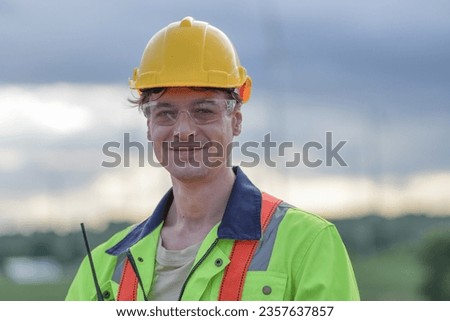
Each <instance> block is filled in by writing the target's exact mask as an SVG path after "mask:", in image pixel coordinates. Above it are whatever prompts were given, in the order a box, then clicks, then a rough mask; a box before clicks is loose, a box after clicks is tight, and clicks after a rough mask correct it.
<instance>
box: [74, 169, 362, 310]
mask: <svg viewBox="0 0 450 321" xmlns="http://www.w3.org/2000/svg"><path fill="white" fill-rule="evenodd" d="M234 170H235V172H236V181H235V183H234V186H233V190H232V192H231V195H230V198H229V201H228V204H227V208H226V210H225V214H224V216H223V218H222V221H221V222H220V223H218V224H217V225H216V226H214V227H213V228H212V229H211V231H210V232H209V233H208V235H207V236H206V238H205V239H204V241H203V242H202V244H201V246H200V249H199V251H198V253H197V256H196V259H195V262H194V265H193V267H192V269H191V272H190V275H189V276H188V278H187V280H186V282H185V284H184V286H183V290H182V293H180V299H181V300H191V301H198V300H217V298H218V293H219V289H220V285H221V282H222V278H223V274H224V270H225V268H226V266H227V265H228V264H229V262H230V260H229V256H230V252H231V249H232V246H233V243H234V240H255V239H256V240H260V243H259V245H258V248H257V251H256V252H255V255H254V256H253V259H252V261H251V263H250V267H249V270H248V272H247V276H246V279H245V284H244V290H243V294H242V300H258V301H266V300H276V301H293V300H315V301H326V300H330V301H341V300H359V293H358V288H357V285H356V281H355V276H354V273H353V269H352V266H351V263H350V260H349V257H348V255H347V251H346V249H345V247H344V244H343V243H342V240H341V238H340V236H339V234H338V232H337V230H336V228H335V226H334V225H333V224H331V223H329V222H328V221H326V220H324V219H322V218H320V217H318V216H315V215H313V214H310V213H307V212H304V211H301V210H299V209H297V208H294V207H292V206H290V205H289V204H286V203H281V204H280V205H279V206H278V208H277V209H276V212H275V213H274V215H273V217H272V219H271V221H270V223H269V225H268V227H267V228H266V230H265V232H264V233H263V235H261V234H262V233H261V224H260V209H261V192H260V191H259V190H258V189H257V188H256V187H255V186H254V185H253V184H252V183H251V182H250V181H249V179H248V178H247V177H246V176H245V174H244V173H243V172H242V171H241V170H240V169H239V168H238V167H237V168H235V169H234ZM172 199H173V194H172V191H169V192H168V193H167V194H166V195H165V196H164V197H163V199H162V200H161V201H160V203H159V204H158V206H157V208H156V209H155V211H154V213H153V214H152V215H151V216H150V217H149V218H148V219H147V220H145V221H144V222H142V223H140V224H139V225H137V226H135V227H130V228H128V229H126V230H124V231H122V232H119V233H117V234H116V235H114V236H113V237H112V238H111V239H109V240H108V241H106V242H105V243H103V244H102V245H100V246H98V247H97V248H96V249H95V250H93V251H92V255H93V261H94V265H95V268H96V272H97V277H98V280H99V284H100V288H101V291H102V293H103V295H104V298H105V300H115V298H116V296H117V292H118V283H119V282H120V276H121V272H122V269H123V266H122V265H123V262H124V259H125V257H126V256H127V257H128V258H129V259H130V260H132V261H133V262H134V264H135V267H136V268H137V270H138V274H139V276H140V278H141V280H142V287H143V288H144V291H146V293H147V294H148V293H151V289H152V282H153V279H154V273H155V257H156V249H157V245H158V239H159V236H160V232H161V228H162V226H163V223H164V216H165V214H166V213H167V210H168V208H169V206H170V204H171V202H172ZM267 286H268V287H270V289H271V291H267ZM142 287H140V288H139V290H138V299H139V300H143V298H144V296H143V293H142ZM263 288H266V291H263ZM269 292H270V293H269ZM96 299H97V296H96V291H95V287H94V283H93V277H92V274H91V268H90V266H89V261H88V260H87V258H85V259H84V260H83V262H82V264H81V266H80V268H79V270H78V273H77V275H76V277H75V279H74V280H73V282H72V285H71V286H70V289H69V292H68V294H67V297H66V300H96Z"/></svg>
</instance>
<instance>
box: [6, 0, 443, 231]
mask: <svg viewBox="0 0 450 321" xmlns="http://www.w3.org/2000/svg"><path fill="white" fill-rule="evenodd" d="M188 15H189V16H193V17H194V18H196V19H199V20H204V21H208V22H210V23H211V24H213V25H215V26H217V27H219V28H220V29H222V30H223V31H224V32H225V33H227V34H228V36H229V37H230V38H231V40H232V41H233V43H234V45H235V47H236V48H237V49H238V52H239V55H240V58H241V62H242V64H243V65H244V66H245V67H246V68H247V70H248V72H249V74H250V75H251V76H252V78H253V82H254V91H253V96H252V99H251V101H250V102H249V103H248V105H247V106H245V108H244V117H245V119H244V133H243V134H242V135H241V136H240V137H238V141H239V142H240V143H241V144H242V143H244V142H246V141H249V140H252V141H256V142H262V141H263V139H264V135H266V134H267V133H269V132H270V134H271V138H272V140H274V141H277V142H283V141H291V142H292V143H293V148H292V149H290V150H289V151H288V152H287V153H286V155H285V158H278V159H277V167H276V168H270V167H268V166H267V165H264V164H260V165H259V166H257V167H255V168H245V169H244V170H245V171H246V172H247V173H248V175H249V176H250V178H251V179H253V180H254V182H255V183H257V185H258V186H260V187H261V188H262V189H264V190H267V191H269V192H271V193H273V194H275V195H277V196H280V197H283V198H284V199H285V200H287V201H288V202H290V203H292V204H295V205H297V206H298V207H301V208H303V209H306V210H308V211H312V212H315V213H318V214H321V215H323V216H325V217H329V218H338V217H348V216H355V215H364V214H367V213H380V214H382V215H386V216H395V215H401V214H403V213H428V214H430V215H450V188H449V187H450V162H449V161H450V140H449V139H448V136H449V125H450V90H449V88H450V20H449V19H448V17H449V15H450V3H449V2H448V1H443V0H431V1H428V2H426V3H425V2H423V1H417V0H410V1H406V0H402V1H393V0H389V1H388V0H381V1H377V2H374V1H372V2H367V1H364V2H361V1H356V0H355V1H339V2H332V3H330V2H329V1H273V0H271V1H268V0H266V1H256V0H254V1H245V2H242V1H214V2H205V1H126V2H125V1H103V0H99V1H85V0H82V1H71V2H65V1H56V0H47V1H45V2H44V3H41V2H38V1H31V0H22V1H21V0H19V1H16V0H15V1H12V0H4V1H2V2H0V233H8V232H11V231H31V230H34V229H57V230H65V229H71V228H74V227H75V228H76V227H77V225H78V223H79V222H80V221H85V222H88V223H89V224H91V225H98V224H100V223H99V222H104V221H107V220H108V219H109V218H111V219H130V220H140V219H143V218H144V217H145V216H146V215H148V214H149V213H151V211H152V209H153V208H154V206H155V204H156V202H157V201H158V200H159V198H160V197H161V196H162V194H163V193H164V192H165V190H166V189H167V188H168V187H169V186H170V181H169V178H168V177H167V174H166V173H165V172H164V170H163V169H161V168H154V167H152V166H145V167H144V168H142V167H139V166H138V165H139V161H138V159H137V153H136V150H134V152H132V153H131V160H130V166H129V167H125V166H124V164H123V163H122V165H121V166H118V167H115V168H106V167H103V166H101V164H102V162H104V161H108V160H109V159H108V158H107V157H106V156H105V155H104V154H103V153H102V147H103V145H104V144H105V143H107V142H110V141H114V142H119V143H121V146H123V143H124V134H125V133H128V134H129V137H130V139H131V140H133V141H135V142H139V143H141V144H143V145H145V146H147V142H146V140H145V120H144V118H143V117H142V115H139V114H138V113H137V111H136V110H134V109H131V108H130V107H129V103H128V102H127V98H129V97H131V95H132V94H133V93H131V92H130V91H129V89H128V88H127V80H128V78H129V77H130V75H131V72H132V69H133V67H136V66H137V65H138V64H139V60H140V57H141V54H142V51H143V49H144V47H145V45H146V43H147V41H148V40H149V38H150V37H151V36H152V35H153V34H154V33H155V32H156V31H158V30H159V29H161V28H163V27H164V26H166V25H167V24H169V23H170V22H173V21H176V20H180V19H181V18H183V17H185V16H188ZM326 132H332V138H333V145H336V144H337V143H338V142H339V141H346V143H345V145H344V146H343V147H342V149H341V152H340V155H341V156H342V158H343V159H344V160H345V162H346V163H347V165H348V166H345V167H342V166H339V164H337V163H336V162H335V161H334V162H333V164H332V166H325V165H322V166H319V167H317V168H309V167H307V166H305V165H304V164H299V165H298V166H296V167H295V168H286V167H285V166H284V165H283V164H284V162H285V161H286V159H287V158H289V157H291V156H292V154H293V153H295V152H302V146H303V145H304V144H306V143H307V142H311V141H314V142H318V143H320V144H322V145H323V146H325V145H326ZM118 152H120V153H121V155H122V156H124V154H123V153H124V151H123V148H119V149H118ZM257 152H258V153H260V154H261V153H262V151H261V150H258V151H257ZM234 154H235V155H234V156H235V157H234V160H235V163H237V164H239V163H240V161H242V160H244V161H245V160H246V159H245V157H243V156H242V155H240V153H239V151H235V153H234ZM324 156H325V155H324V150H320V151H317V152H316V153H313V154H312V155H311V157H312V158H313V159H320V158H323V157H324Z"/></svg>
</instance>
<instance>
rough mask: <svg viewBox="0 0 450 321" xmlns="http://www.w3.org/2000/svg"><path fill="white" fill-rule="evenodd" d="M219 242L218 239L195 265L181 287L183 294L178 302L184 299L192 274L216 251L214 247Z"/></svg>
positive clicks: (181, 293)
mask: <svg viewBox="0 0 450 321" xmlns="http://www.w3.org/2000/svg"><path fill="white" fill-rule="evenodd" d="M218 242H219V239H218V238H216V239H215V240H214V242H213V243H212V244H211V246H210V247H209V248H208V250H207V251H206V252H205V254H204V255H203V256H202V257H201V258H200V260H198V262H197V264H195V265H194V267H193V268H192V269H191V271H190V272H189V274H188V276H187V278H186V280H185V281H184V283H183V286H182V287H181V292H180V295H179V296H178V301H181V298H182V297H183V294H184V290H185V289H186V285H187V283H188V281H189V279H190V278H191V276H192V274H194V272H195V270H197V269H198V267H199V266H200V264H202V263H203V261H204V260H205V259H206V258H207V256H208V255H209V253H211V251H212V250H213V249H214V247H215V246H216V244H217V243H218Z"/></svg>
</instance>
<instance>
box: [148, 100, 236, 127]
mask: <svg viewBox="0 0 450 321" xmlns="http://www.w3.org/2000/svg"><path fill="white" fill-rule="evenodd" d="M235 106H236V100H233V99H206V100H202V101H198V102H195V103H193V104H191V105H189V106H188V108H187V109H184V110H181V109H180V108H179V106H174V105H171V104H167V103H161V102H157V101H151V102H148V103H146V104H144V105H143V106H142V109H143V112H144V116H145V117H147V118H148V119H151V121H152V122H153V123H154V124H156V125H160V126H172V125H174V124H175V123H176V122H177V119H178V117H179V116H180V114H181V113H183V112H185V113H187V114H188V115H189V117H191V119H192V120H193V121H194V122H195V123H196V124H198V125H203V124H208V123H212V122H214V121H217V120H219V119H220V118H222V117H223V116H224V115H225V114H226V113H229V112H231V111H232V110H233V109H234V107H235Z"/></svg>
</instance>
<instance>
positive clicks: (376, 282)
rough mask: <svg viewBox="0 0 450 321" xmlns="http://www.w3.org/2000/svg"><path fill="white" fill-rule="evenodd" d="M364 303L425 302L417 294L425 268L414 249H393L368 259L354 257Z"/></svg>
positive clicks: (407, 247)
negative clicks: (392, 301)
mask: <svg viewBox="0 0 450 321" xmlns="http://www.w3.org/2000/svg"><path fill="white" fill-rule="evenodd" d="M352 262H353V268H354V270H355V274H356V279H357V282H358V286H359V291H360V295H361V300H364V301H379V300H382V301H391V300H394V301H415V300H425V299H424V297H423V296H422V295H421V293H420V286H421V284H422V280H423V277H424V268H423V266H422V264H421V263H420V262H419V261H418V258H417V248H416V247H413V246H401V247H394V248H392V249H389V250H387V251H384V252H381V253H380V254H378V255H375V256H371V257H367V258H361V257H359V258H353V259H352Z"/></svg>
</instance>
